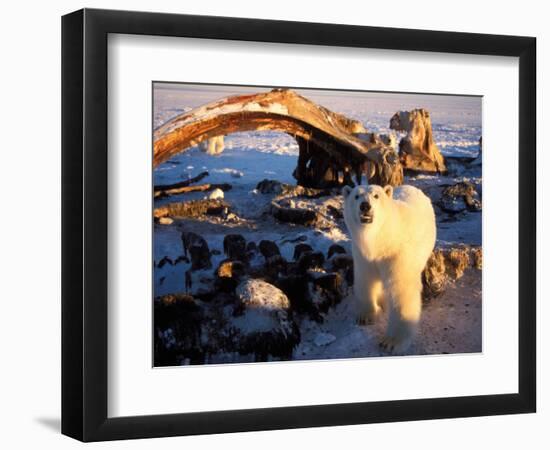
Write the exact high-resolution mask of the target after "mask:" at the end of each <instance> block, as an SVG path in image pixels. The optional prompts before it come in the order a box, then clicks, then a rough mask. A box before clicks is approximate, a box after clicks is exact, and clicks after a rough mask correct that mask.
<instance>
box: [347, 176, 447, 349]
mask: <svg viewBox="0 0 550 450" xmlns="http://www.w3.org/2000/svg"><path fill="white" fill-rule="evenodd" d="M342 192H343V195H344V219H345V222H346V226H347V228H348V231H349V233H350V234H351V240H352V250H353V263H354V264H353V266H354V295H355V298H356V299H357V301H358V307H359V322H360V323H372V321H374V320H375V319H376V317H377V316H378V314H379V313H380V311H381V310H382V309H385V308H386V307H387V309H388V310H389V317H388V328H387V331H386V336H385V337H384V338H383V339H382V341H381V343H380V345H381V347H382V348H384V349H386V350H389V351H396V352H403V351H405V350H406V349H407V348H408V347H409V345H410V343H411V340H412V338H413V336H414V332H415V330H416V327H417V325H418V322H419V320H420V314H421V310H422V300H421V291H422V280H421V273H422V271H423V269H424V267H425V265H426V262H427V261H428V258H429V257H430V254H431V253H432V250H433V248H434V245H435V239H436V225H435V215H434V210H433V207H432V203H431V201H430V199H429V198H428V197H426V196H425V195H424V194H423V193H422V191H421V190H419V189H417V188H415V187H413V186H399V187H397V188H395V189H393V188H392V187H391V186H386V187H384V188H382V187H380V186H375V185H371V186H357V187H355V188H350V187H349V186H346V187H344V189H343V191H342Z"/></svg>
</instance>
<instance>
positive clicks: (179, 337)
mask: <svg viewBox="0 0 550 450" xmlns="http://www.w3.org/2000/svg"><path fill="white" fill-rule="evenodd" d="M202 321H203V313H202V311H201V309H200V308H199V306H198V305H197V304H196V302H195V300H194V299H193V297H191V296H188V295H184V294H170V295H164V296H162V297H157V298H155V302H154V329H155V337H154V345H155V351H154V354H155V355H154V359H155V366H157V367H159V366H175V365H180V364H181V363H182V362H183V361H184V360H185V359H187V360H189V361H190V362H191V364H201V363H203V362H204V352H203V350H202V348H201V324H202Z"/></svg>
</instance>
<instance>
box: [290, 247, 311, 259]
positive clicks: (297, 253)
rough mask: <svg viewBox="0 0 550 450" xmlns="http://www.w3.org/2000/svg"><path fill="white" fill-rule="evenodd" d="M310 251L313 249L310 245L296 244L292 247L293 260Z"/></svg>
mask: <svg viewBox="0 0 550 450" xmlns="http://www.w3.org/2000/svg"><path fill="white" fill-rule="evenodd" d="M312 251H313V248H312V247H311V245H308V244H298V245H296V246H295V247H294V256H293V259H294V261H297V260H298V259H300V256H302V254H303V253H305V252H312Z"/></svg>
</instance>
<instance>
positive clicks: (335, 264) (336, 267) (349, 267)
mask: <svg viewBox="0 0 550 450" xmlns="http://www.w3.org/2000/svg"><path fill="white" fill-rule="evenodd" d="M329 263H330V267H329V268H330V270H332V271H334V272H339V273H340V274H342V275H343V277H344V279H345V280H346V282H347V283H348V285H349V286H351V285H353V257H352V256H350V255H347V254H345V255H343V254H336V255H334V256H333V257H332V258H331V259H330V261H329Z"/></svg>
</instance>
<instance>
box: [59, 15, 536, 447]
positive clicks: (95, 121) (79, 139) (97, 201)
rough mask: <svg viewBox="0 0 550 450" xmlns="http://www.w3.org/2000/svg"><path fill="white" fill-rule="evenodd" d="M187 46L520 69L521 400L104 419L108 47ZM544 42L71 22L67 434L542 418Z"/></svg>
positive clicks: (262, 26) (65, 202)
mask: <svg viewBox="0 0 550 450" xmlns="http://www.w3.org/2000/svg"><path fill="white" fill-rule="evenodd" d="M109 33H122V34H136V35H151V36H181V37H193V38H209V39H222V40H239V41H259V42H273V43H289V44H310V45H325V46H342V47H367V48H377V49H392V50H414V51H428V52H447V53H464V54H477V55H501V56H515V57H518V58H519V142H518V152H519V167H518V168H517V175H518V177H519V217H520V221H519V292H518V306H519V309H518V311H519V318H518V327H519V386H518V392H517V393H508V394H498V395H480V396H470V397H453V398H430V399H415V400H400V401H378V402H368V403H347V404H337V405H311V406H299V407H296V406H289V407H278V408H265V409H248V410H234V411H211V412H198V413H184V414H166V415H152V416H151V415H147V416H134V417H117V418H109V417H108V416H107V394H108V385H107V364H108V362H107V267H108V261H107V194H108V185H107V98H108V97H107V96H108V92H107V36H108V34H109ZM535 94H536V39H535V38H533V37H517V36H502V35H501V36H498V35H487V34H471V33H457V32H438V31H423V30H409V29H393V28H378V27H363V26H349V25H332V24H320V23H302V22H285V21H271V20H258V19H244V18H227V17H207V16H191V15H173V14H157V13H144V12H128V11H108V10H93V9H84V10H80V11H76V12H74V13H71V14H68V15H66V16H64V17H63V18H62V432H63V433H64V434H66V435H68V436H71V437H73V438H76V439H79V440H82V441H101V440H113V439H131V438H147V437H161V436H176V435H190V434H211V433H226V432H238V431H255V430H273V429H282V428H299V427H319V426H329V425H350V424H363V423H377V422H397V421H407V420H425V419H438V418H454V417H468V416H486V415H497V414H515V413H530V412H535V409H536V103H535V101H536V95H535Z"/></svg>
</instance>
